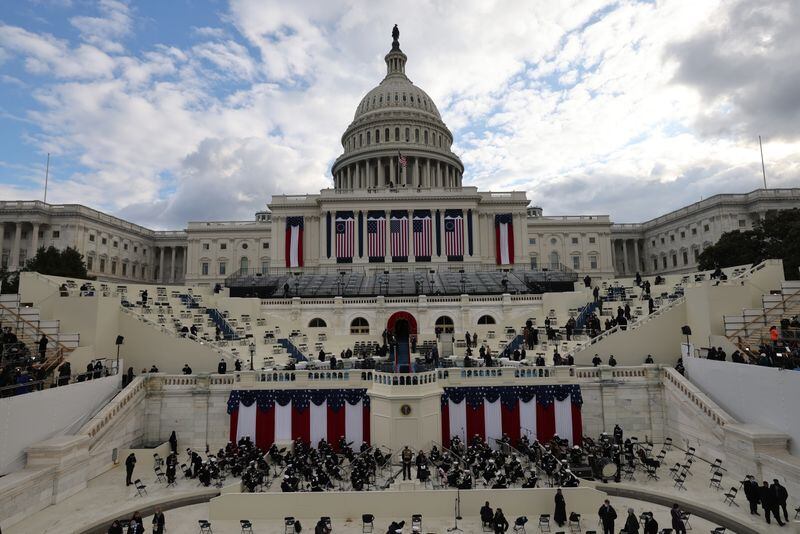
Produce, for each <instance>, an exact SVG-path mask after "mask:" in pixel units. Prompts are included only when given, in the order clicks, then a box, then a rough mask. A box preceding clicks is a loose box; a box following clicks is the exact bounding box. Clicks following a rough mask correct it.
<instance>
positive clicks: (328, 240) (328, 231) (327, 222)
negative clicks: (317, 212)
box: [325, 211, 331, 258]
mask: <svg viewBox="0 0 800 534" xmlns="http://www.w3.org/2000/svg"><path fill="white" fill-rule="evenodd" d="M325 244H326V249H327V253H328V257H329V258H330V257H331V212H330V211H329V212H327V213H326V215H325Z"/></svg>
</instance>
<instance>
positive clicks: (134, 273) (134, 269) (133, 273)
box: [131, 265, 136, 278]
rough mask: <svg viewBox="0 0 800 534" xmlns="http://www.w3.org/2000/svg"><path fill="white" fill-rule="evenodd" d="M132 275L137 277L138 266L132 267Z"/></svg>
mask: <svg viewBox="0 0 800 534" xmlns="http://www.w3.org/2000/svg"><path fill="white" fill-rule="evenodd" d="M131 276H132V277H134V278H136V266H135V265H134V266H133V267H131Z"/></svg>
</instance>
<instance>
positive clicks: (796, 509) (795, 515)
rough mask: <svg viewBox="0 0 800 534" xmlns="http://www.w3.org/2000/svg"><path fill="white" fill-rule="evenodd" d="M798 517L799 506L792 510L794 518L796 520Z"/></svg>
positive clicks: (799, 515)
mask: <svg viewBox="0 0 800 534" xmlns="http://www.w3.org/2000/svg"><path fill="white" fill-rule="evenodd" d="M798 517H800V506H798V507H797V508H795V509H794V518H795V519H797V518H798Z"/></svg>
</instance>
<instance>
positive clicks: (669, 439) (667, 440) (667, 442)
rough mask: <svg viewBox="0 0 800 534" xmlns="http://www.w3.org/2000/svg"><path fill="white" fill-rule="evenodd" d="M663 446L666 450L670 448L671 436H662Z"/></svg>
mask: <svg viewBox="0 0 800 534" xmlns="http://www.w3.org/2000/svg"><path fill="white" fill-rule="evenodd" d="M664 448H665V449H666V450H667V452H669V451H671V450H672V438H664Z"/></svg>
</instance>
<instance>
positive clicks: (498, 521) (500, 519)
mask: <svg viewBox="0 0 800 534" xmlns="http://www.w3.org/2000/svg"><path fill="white" fill-rule="evenodd" d="M492 526H494V534H503V533H504V532H506V531H507V530H508V520H506V516H505V515H503V509H502V508H498V509H497V510H496V511H495V513H494V519H492Z"/></svg>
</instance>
